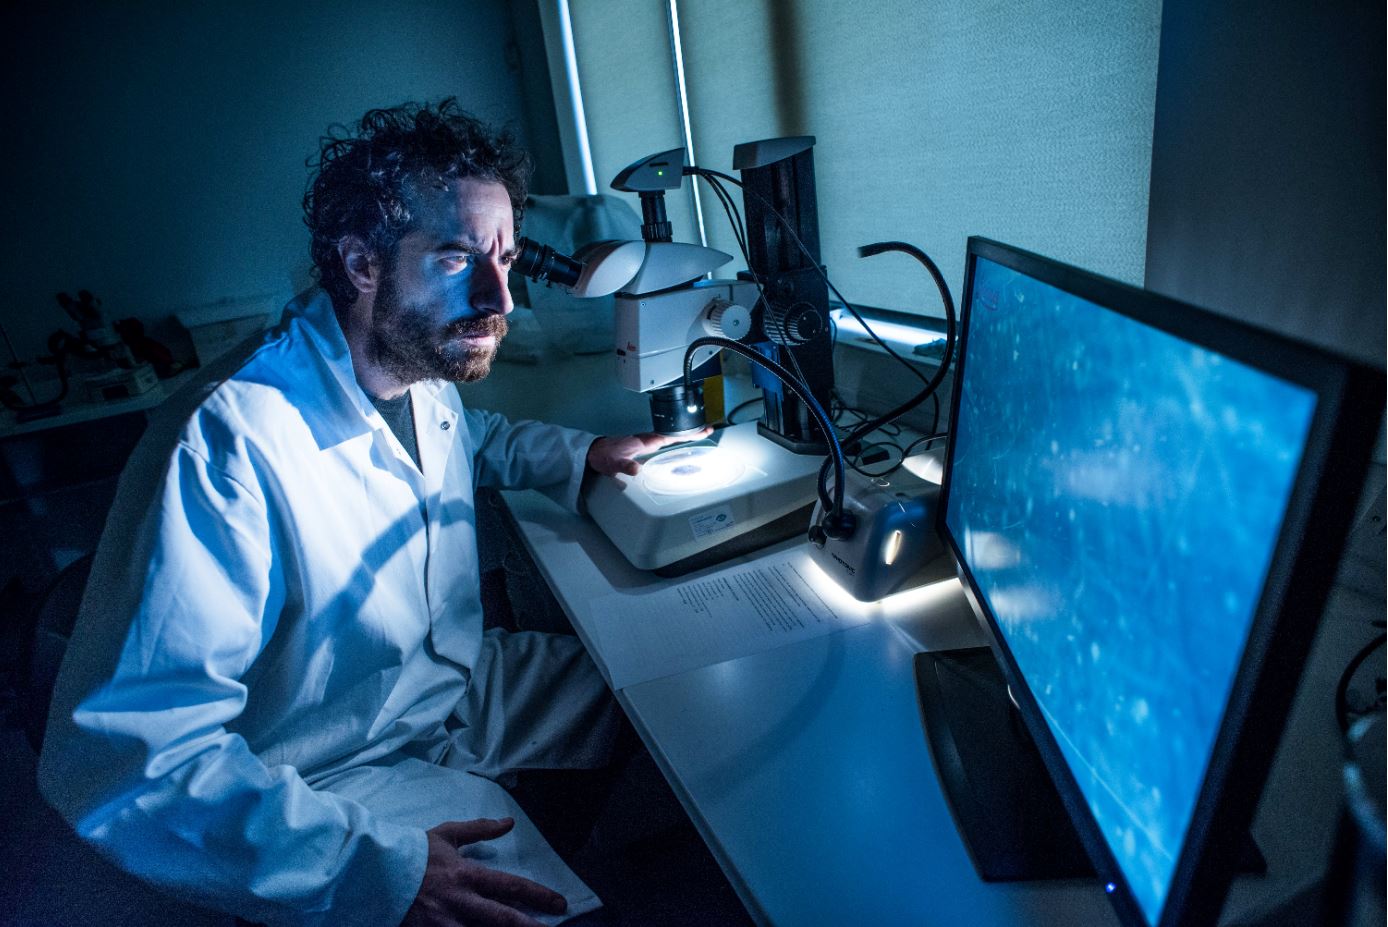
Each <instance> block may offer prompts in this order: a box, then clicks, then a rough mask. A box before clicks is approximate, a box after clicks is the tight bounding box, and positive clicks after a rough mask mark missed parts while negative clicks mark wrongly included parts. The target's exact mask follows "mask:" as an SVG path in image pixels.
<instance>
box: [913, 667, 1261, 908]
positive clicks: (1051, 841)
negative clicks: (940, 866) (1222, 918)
mask: <svg viewBox="0 0 1388 927" xmlns="http://www.w3.org/2000/svg"><path fill="white" fill-rule="evenodd" d="M915 668H916V695H917V697H918V699H919V703H920V710H921V717H922V720H923V721H924V722H925V735H926V740H927V742H928V743H929V744H930V755H931V758H932V759H933V760H934V763H935V771H936V773H937V774H938V775H939V778H940V784H941V786H942V787H943V789H944V793H945V798H946V800H947V801H948V802H949V806H950V812H951V813H952V814H953V815H954V823H955V826H956V827H957V828H958V830H959V834H960V836H961V837H963V839H964V846H965V848H966V849H967V850H968V851H969V857H970V859H972V860H973V864H974V869H976V870H977V871H978V874H979V876H980V877H981V878H982V879H983V880H984V881H985V882H1019V881H1027V880H1034V879H1073V878H1093V877H1094V866H1093V864H1091V863H1090V861H1089V857H1088V855H1087V854H1086V853H1085V850H1084V846H1083V844H1081V843H1080V839H1079V835H1078V834H1077V833H1076V832H1075V827H1074V825H1073V824H1072V823H1071V821H1070V816H1069V815H1068V814H1067V813H1066V811H1065V804H1064V802H1063V801H1062V800H1061V798H1060V793H1059V792H1058V791H1056V787H1055V784H1054V783H1053V782H1052V780H1051V777H1050V774H1049V773H1047V772H1046V767H1045V765H1044V763H1043V762H1042V759H1041V753H1040V752H1039V751H1038V750H1037V749H1036V744H1035V743H1034V742H1033V741H1032V739H1031V735H1030V734H1029V733H1027V730H1026V727H1025V726H1024V725H1023V723H1022V718H1021V714H1020V713H1019V712H1018V711H1017V708H1016V706H1014V705H1013V704H1012V699H1011V698H1010V697H1009V696H1008V693H1007V683H1006V682H1005V681H1004V679H1003V675H1002V671H1001V670H1000V669H998V664H997V660H996V659H995V658H994V657H993V652H992V651H991V650H990V649H989V648H987V647H970V648H966V649H962V650H941V651H935V652H933V653H918V654H916V658H915ZM1266 866H1267V864H1266V862H1265V861H1264V860H1263V858H1262V854H1260V853H1259V852H1258V848H1257V846H1256V845H1255V844H1254V843H1253V840H1252V838H1251V837H1249V838H1248V839H1247V840H1246V841H1245V843H1244V846H1243V849H1242V851H1241V853H1240V860H1239V870H1240V871H1241V872H1264V871H1266Z"/></svg>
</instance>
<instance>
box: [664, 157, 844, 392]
mask: <svg viewBox="0 0 1388 927" xmlns="http://www.w3.org/2000/svg"><path fill="white" fill-rule="evenodd" d="M684 173H685V174H688V175H691V176H694V177H701V178H703V180H704V182H705V183H707V184H708V185H709V187H710V188H711V189H712V190H713V191H714V193H715V194H716V195H717V196H718V201H719V202H720V203H721V204H722V205H723V211H724V212H725V213H727V214H728V223H729V224H730V225H732V227H733V238H735V239H736V240H737V246H738V249H739V250H740V251H741V252H742V260H743V262H744V263H745V264H746V265H747V274H748V276H750V277H751V278H752V283H753V285H754V286H756V288H757V298H758V300H759V301H760V302H762V303H764V304H765V303H766V302H767V300H766V287H765V286H764V285H763V284H762V282H761V277H759V276H757V272H756V271H755V270H753V269H752V255H751V252H750V251H749V250H748V248H747V227H746V226H745V225H744V224H743V222H742V213H741V212H739V211H738V208H737V204H736V203H735V202H733V197H732V194H730V193H728V191H727V189H726V188H725V187H724V186H723V184H722V181H721V180H720V179H719V177H720V176H723V177H726V176H727V175H719V174H718V172H717V171H706V170H704V169H703V168H701V167H694V166H690V167H686V168H685V169H684ZM734 182H736V181H734ZM782 221H784V220H782ZM802 247H803V246H802ZM821 273H823V271H821ZM825 279H828V278H825ZM782 353H783V354H784V355H785V356H786V357H787V358H788V359H789V360H790V366H791V368H792V369H794V371H795V376H796V377H798V378H799V380H800V382H801V383H806V382H808V381H807V380H806V377H805V371H804V370H802V369H801V368H800V360H799V358H797V357H796V356H795V352H794V351H791V350H786V351H784V352H782Z"/></svg>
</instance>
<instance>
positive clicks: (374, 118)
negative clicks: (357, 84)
mask: <svg viewBox="0 0 1388 927" xmlns="http://www.w3.org/2000/svg"><path fill="white" fill-rule="evenodd" d="M319 144H320V147H319V152H318V159H317V161H312V160H310V162H309V167H310V168H311V169H312V171H313V174H312V176H311V177H310V179H309V187H308V190H307V192H305V193H304V224H305V225H307V226H308V228H309V232H310V233H311V235H312V242H311V244H310V246H309V249H310V253H311V255H312V257H313V266H314V275H315V276H316V277H317V279H318V282H319V283H320V284H321V285H322V287H323V289H324V290H326V291H327V293H328V295H329V296H330V297H331V298H332V301H333V306H334V307H336V308H337V309H338V311H342V310H344V309H346V308H347V307H349V306H351V305H352V304H353V303H354V302H356V299H357V288H356V287H355V286H353V285H352V281H351V280H350V279H348V277H347V273H346V270H345V269H344V268H343V266H342V259H341V257H340V256H339V255H338V251H337V246H338V243H339V242H340V241H341V240H342V239H343V237H345V236H347V235H355V236H357V237H359V238H360V239H361V240H362V241H363V242H365V243H366V246H367V247H368V248H369V249H371V251H372V252H373V253H374V254H376V255H377V256H378V257H380V258H383V259H390V258H391V257H392V256H393V255H394V253H395V249H396V246H397V245H398V244H399V242H400V239H401V238H403V237H404V236H405V234H406V233H407V232H409V230H410V225H411V223H412V222H413V219H414V212H413V208H412V207H413V204H414V196H415V193H416V191H418V190H421V189H423V188H425V187H436V188H444V187H446V186H447V184H448V182H449V181H450V180H451V179H454V178H462V177H477V178H481V179H483V180H491V181H496V182H497V183H500V184H501V185H502V186H504V187H505V188H506V192H507V193H508V194H510V197H511V208H512V210H513V211H514V212H515V216H516V230H517V233H518V234H519V231H520V222H521V217H522V215H523V213H524V210H525V189H526V182H527V180H528V179H529V177H530V171H531V161H530V156H529V155H528V154H526V153H525V151H524V150H522V149H521V148H519V147H517V146H516V142H515V137H514V136H513V135H512V134H511V132H509V131H506V130H503V131H500V132H496V131H493V130H492V129H491V128H490V127H488V126H487V125H486V124H485V123H483V122H482V121H480V120H478V119H475V118H473V117H472V116H470V115H468V114H467V113H465V112H463V110H462V109H460V108H459V106H458V102H457V100H456V99H455V98H454V97H448V98H447V99H445V100H442V101H440V102H439V103H438V104H437V105H434V106H430V105H429V104H427V103H426V104H418V103H405V104H402V105H400V106H395V107H391V108H390V109H373V110H371V111H370V112H368V113H367V114H366V115H365V116H362V117H361V123H360V124H359V125H358V126H356V127H355V131H353V129H351V128H348V127H346V126H341V125H337V126H333V127H331V128H330V129H329V130H328V134H327V135H325V136H323V138H322V139H321V140H320V143H319Z"/></svg>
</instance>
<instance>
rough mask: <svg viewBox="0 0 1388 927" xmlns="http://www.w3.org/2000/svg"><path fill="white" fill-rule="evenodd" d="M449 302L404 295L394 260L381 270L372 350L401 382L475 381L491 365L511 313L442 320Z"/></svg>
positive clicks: (382, 365)
mask: <svg viewBox="0 0 1388 927" xmlns="http://www.w3.org/2000/svg"><path fill="white" fill-rule="evenodd" d="M445 310H446V307H445V306H444V305H442V303H440V304H437V305H436V304H432V303H429V302H416V303H406V302H404V301H403V300H402V299H401V296H400V289H399V284H398V282H397V274H396V266H395V261H394V260H393V259H392V260H390V261H389V262H388V264H387V266H386V267H385V269H384V270H383V272H382V275H381V284H380V289H379V290H378V291H377V294H376V304H375V311H374V312H373V314H372V321H371V352H372V359H373V361H374V362H375V363H376V364H377V365H378V366H379V367H380V368H381V370H383V371H385V372H386V373H388V374H390V375H391V376H393V377H395V378H396V379H398V380H399V381H400V382H402V383H417V382H419V381H420V380H447V381H449V382H452V383H472V382H475V381H477V380H480V379H482V378H483V377H485V376H486V375H487V374H488V373H490V372H491V369H492V361H493V360H494V359H495V358H496V352H497V349H498V347H499V346H500V344H501V339H502V338H505V337H506V331H507V325H506V318H505V317H504V316H502V315H485V316H482V317H480V318H474V319H463V320H458V321H455V322H451V323H447V324H443V325H440V324H439V323H438V322H437V321H436V320H437V319H440V318H443V317H446V314H447V313H446V311H445Z"/></svg>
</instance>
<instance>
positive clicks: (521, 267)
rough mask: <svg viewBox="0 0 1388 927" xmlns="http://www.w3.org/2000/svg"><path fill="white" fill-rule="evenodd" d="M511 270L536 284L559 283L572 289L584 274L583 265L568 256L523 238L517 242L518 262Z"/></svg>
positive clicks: (514, 263)
mask: <svg viewBox="0 0 1388 927" xmlns="http://www.w3.org/2000/svg"><path fill="white" fill-rule="evenodd" d="M511 269H512V270H514V271H515V272H516V273H518V274H520V275H521V276H524V277H529V278H530V279H531V280H534V281H535V282H536V283H545V282H550V283H557V284H558V285H559V286H562V287H572V286H573V285H574V284H575V283H577V282H578V276H579V274H581V273H583V263H582V262H581V261H575V260H574V259H573V258H571V257H569V256H568V255H567V254H560V253H559V252H558V251H555V250H554V249H553V248H551V247H550V246H549V245H542V244H540V243H539V242H536V241H531V240H530V239H529V238H522V239H520V240H519V241H517V242H516V260H515V261H514V262H513V263H512V264H511Z"/></svg>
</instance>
